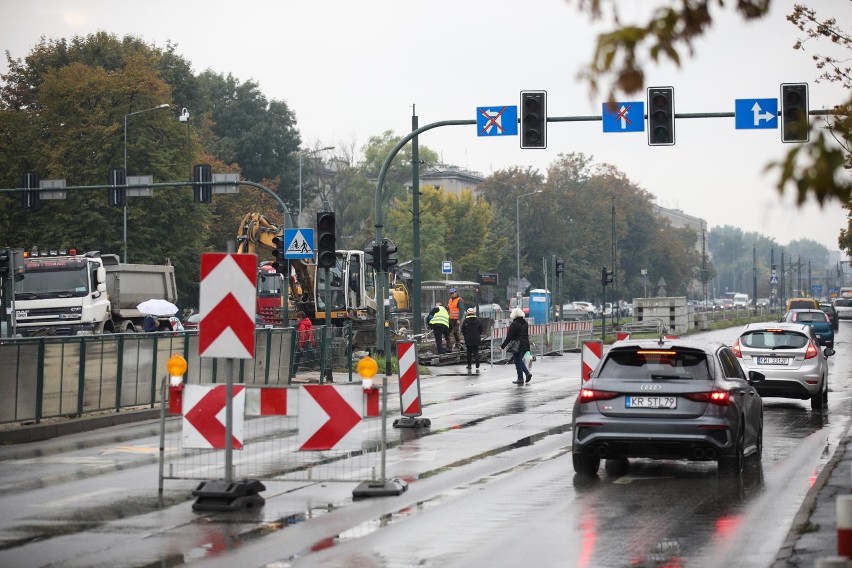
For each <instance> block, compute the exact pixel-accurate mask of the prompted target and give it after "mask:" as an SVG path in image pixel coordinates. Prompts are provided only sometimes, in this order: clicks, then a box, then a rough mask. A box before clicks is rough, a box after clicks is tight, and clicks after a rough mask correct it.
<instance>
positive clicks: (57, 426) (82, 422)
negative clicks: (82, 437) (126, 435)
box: [0, 408, 160, 445]
mask: <svg viewBox="0 0 852 568" xmlns="http://www.w3.org/2000/svg"><path fill="white" fill-rule="evenodd" d="M159 417H160V409H159V408H152V409H146V410H131V411H125V412H116V413H111V414H104V415H101V416H90V417H85V418H68V419H63V420H60V421H58V422H50V423H44V424H22V425H21V426H20V427H17V428H9V429H7V430H0V444H4V445H10V444H26V443H29V442H41V441H43V440H49V439H51V438H57V437H59V436H67V435H68V434H78V433H80V432H88V431H90V430H97V429H100V428H106V427H109V426H118V425H121V424H130V423H132V422H141V421H143V420H151V419H156V418H159Z"/></svg>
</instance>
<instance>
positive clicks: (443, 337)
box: [432, 325, 450, 354]
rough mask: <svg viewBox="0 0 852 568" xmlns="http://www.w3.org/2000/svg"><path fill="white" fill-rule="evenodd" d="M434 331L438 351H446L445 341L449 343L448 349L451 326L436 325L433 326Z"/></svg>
mask: <svg viewBox="0 0 852 568" xmlns="http://www.w3.org/2000/svg"><path fill="white" fill-rule="evenodd" d="M432 333H434V334H435V347H436V348H437V349H438V353H439V354H440V353H443V352H444V342H446V343H447V350H449V348H450V328H448V327H447V326H445V325H436V326H433V327H432Z"/></svg>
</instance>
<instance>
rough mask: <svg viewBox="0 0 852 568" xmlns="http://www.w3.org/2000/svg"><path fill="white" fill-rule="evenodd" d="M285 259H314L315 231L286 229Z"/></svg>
mask: <svg viewBox="0 0 852 568" xmlns="http://www.w3.org/2000/svg"><path fill="white" fill-rule="evenodd" d="M284 242H285V243H286V248H285V249H284V258H313V257H314V230H313V229H304V228H299V229H284Z"/></svg>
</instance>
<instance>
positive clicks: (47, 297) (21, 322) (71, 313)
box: [8, 249, 177, 337]
mask: <svg viewBox="0 0 852 568" xmlns="http://www.w3.org/2000/svg"><path fill="white" fill-rule="evenodd" d="M151 299H162V300H166V301H169V302H171V303H175V302H176V301H177V286H176V283H175V271H174V267H173V266H172V265H171V264H169V263H168V262H167V263H166V264H164V265H151V264H122V263H120V262H119V258H118V255H116V254H104V255H102V254H101V253H100V252H99V251H90V252H87V253H84V254H77V253H76V251H75V250H73V249H71V250H65V251H59V250H53V251H43V252H37V251H31V252H29V253H27V255H26V258H25V260H24V271H23V273H22V274H19V275H18V276H16V277H15V279H14V294H10V295H9V298H8V301H9V309H10V313H11V315H12V325H13V329H14V333H15V334H18V335H21V336H23V337H32V336H41V335H87V334H95V335H96V334H101V333H125V332H137V331H142V321H143V319H144V318H145V315H146V314H144V313H142V312H140V311H139V310H138V309H137V307H136V306H137V305H139V304H140V303H142V302H144V301H146V300H151Z"/></svg>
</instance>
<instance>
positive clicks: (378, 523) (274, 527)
mask: <svg viewBox="0 0 852 568" xmlns="http://www.w3.org/2000/svg"><path fill="white" fill-rule="evenodd" d="M469 425H470V424H468V425H466V426H469ZM466 426H465V427H466ZM570 429H571V427H570V425H563V426H558V427H556V428H552V429H550V430H548V431H546V432H542V433H539V434H536V435H533V436H527V437H524V438H521V439H519V440H517V441H516V442H514V443H512V444H508V445H506V446H502V447H500V448H495V449H493V450H489V451H487V452H483V453H481V454H478V455H476V456H471V457H469V458H466V459H464V460H459V461H457V462H454V463H452V464H448V465H446V466H443V467H441V468H438V469H435V470H432V471H428V472H423V473H422V474H420V475H418V476H417V478H416V479H426V478H428V477H432V476H434V475H437V474H439V473H442V472H446V471H449V470H452V469H454V468H457V467H461V466H464V465H468V464H471V463H474V462H476V461H478V460H482V459H486V458H489V457H493V456H496V455H499V454H501V453H504V452H507V451H510V450H515V449H518V448H522V447H526V446H531V445H533V444H535V443H536V442H537V441H538V440H541V439H543V438H545V437H546V436H550V435H554V434H562V433H564V432H566V431H568V430H570ZM570 451H571V448H570V446H568V447H565V448H560V449H559V450H557V451H554V452H551V453H550V454H547V455H543V456H538V457H536V458H534V459H531V460H529V461H527V462H524V463H522V464H518V465H517V466H514V467H512V468H509V469H506V470H504V471H501V472H498V473H496V474H493V475H490V476H487V477H484V478H480V479H477V480H474V481H471V482H470V483H467V484H465V485H461V486H459V487H455V488H453V489H450V490H448V491H445V492H444V493H441V494H439V495H436V496H435V497H432V498H431V499H428V500H426V501H419V502H417V503H416V504H414V505H413V506H411V507H405V508H403V509H400V510H398V511H396V512H393V513H386V514H383V515H381V516H379V517H377V518H375V519H371V520H369V521H366V522H364V523H361V524H360V525H357V526H354V527H352V528H350V529H348V530H346V531H344V532H341V533H340V534H339V535H337V536H335V537H330V538H325V539H322V540H320V541H317V542H315V543H313V544H312V545H311V546H309V547H307V548H305V549H304V550H301V551H300V552H298V553H296V554H294V555H292V556H290V557H288V558H283V559H280V560H278V561H275V562H272V563H269V564H267V566H268V567H275V568H287V567H289V566H291V565H292V563H293V562H295V561H296V560H298V559H300V558H304V557H305V556H307V555H309V554H311V553H313V552H318V551H320V550H324V549H326V548H330V547H332V546H335V545H337V544H339V543H342V542H347V541H351V540H355V539H359V538H363V537H365V536H367V535H370V534H372V533H374V532H376V531H378V530H379V529H381V528H383V527H386V526H388V525H390V524H391V523H394V522H396V521H399V520H400V519H404V518H407V517H410V516H411V515H414V514H416V513H418V512H421V511H425V510H427V509H430V508H432V507H435V506H437V505H439V504H441V503H445V502H447V501H449V500H451V499H453V498H455V497H457V496H459V495H462V494H464V493H466V492H468V491H471V490H473V489H475V488H477V487H479V486H481V485H482V484H483V483H490V482H492V481H494V480H497V479H500V478H502V477H504V476H506V475H509V474H511V473H513V472H514V471H516V470H519V469H527V468H530V467H533V466H535V465H537V464H539V463H541V462H545V461H548V460H552V459H556V458H559V457H560V456H562V455H564V454H566V453H568V452H570ZM343 506H344V503H340V504H329V505H327V506H326V507H322V508H315V509H311V510H310V511H308V512H306V513H299V514H293V515H289V516H287V517H285V518H283V519H279V520H277V521H272V522H267V523H264V524H263V525H261V526H258V527H257V528H255V529H254V530H251V531H247V532H244V533H241V534H238V535H232V536H230V537H225V538H220V542H218V543H215V544H216V545H214V543H209V544H208V545H205V546H202V547H199V548H195V549H193V550H192V551H188V552H187V553H186V554H185V555H184V557H185V561H186V562H190V561H195V560H198V559H200V558H203V557H205V556H212V555H215V554H217V553H219V552H224V551H227V550H231V549H233V548H236V547H238V546H240V545H241V544H243V543H245V542H248V541H250V540H253V539H256V538H261V537H264V536H267V535H270V534H274V533H276V532H278V531H280V530H284V529H286V528H287V527H289V526H292V525H294V524H297V523H300V522H303V521H306V520H308V519H310V518H312V517H317V516H319V515H322V514H326V513H330V512H332V511H334V510H336V509H338V508H341V507H343ZM214 522H215V521H214Z"/></svg>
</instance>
